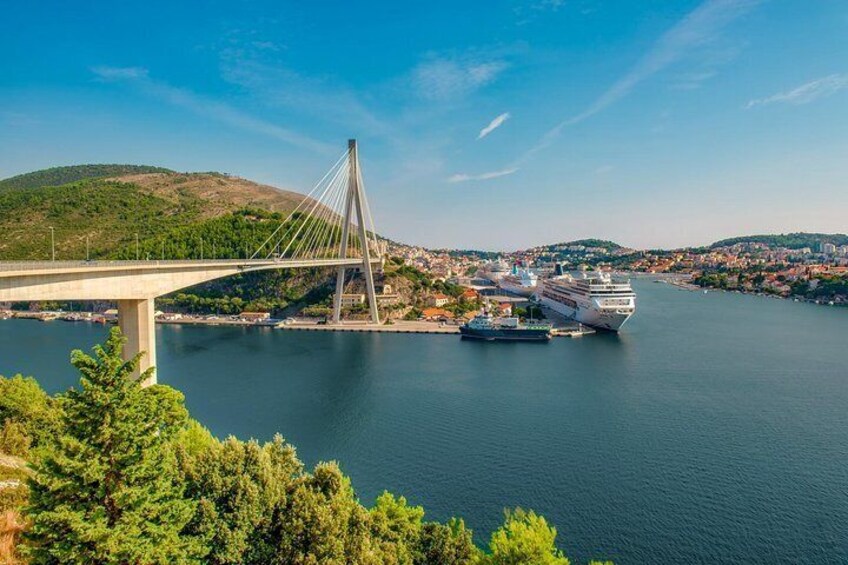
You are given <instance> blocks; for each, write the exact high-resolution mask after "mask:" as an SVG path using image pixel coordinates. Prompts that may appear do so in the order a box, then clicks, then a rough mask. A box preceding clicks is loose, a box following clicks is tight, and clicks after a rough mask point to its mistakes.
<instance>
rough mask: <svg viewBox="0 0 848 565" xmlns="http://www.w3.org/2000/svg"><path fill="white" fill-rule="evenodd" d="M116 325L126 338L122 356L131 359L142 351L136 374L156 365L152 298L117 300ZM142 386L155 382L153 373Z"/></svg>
mask: <svg viewBox="0 0 848 565" xmlns="http://www.w3.org/2000/svg"><path fill="white" fill-rule="evenodd" d="M118 325H120V326H121V331H122V332H123V333H124V336H125V337H126V338H127V342H126V344H125V345H124V358H125V359H132V358H133V357H134V356H135V355H137V354H138V353H140V352H142V351H144V352H145V354H144V355H143V356H142V357H141V361H140V362H139V364H138V371H137V372H136V376H138V375H140V374H141V373H143V372H144V371H146V370H147V369H149V368H150V367H153V366H155V365H156V321H155V319H154V315H153V299H152V298H145V299H140V300H118ZM141 384H142V386H149V385H153V384H156V374H155V373H154V374H153V375H151V376H150V377H149V378H148V379H146V380H145V381H144V382H143V383H141Z"/></svg>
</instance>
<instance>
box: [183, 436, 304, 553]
mask: <svg viewBox="0 0 848 565" xmlns="http://www.w3.org/2000/svg"><path fill="white" fill-rule="evenodd" d="M209 437H210V439H211V436H209ZM187 439H190V438H188V437H187V438H184V440H183V441H185V440H187ZM195 447H196V446H195ZM192 451H196V449H193V448H192V447H191V443H189V445H188V446H186V447H185V448H183V449H181V450H180V454H181V455H180V463H181V467H182V469H183V471H184V474H185V481H186V495H187V496H189V497H190V498H192V499H194V500H197V501H198V503H199V506H198V512H197V514H196V515H195V517H194V520H193V521H192V523H191V524H190V525H189V527H188V528H187V532H189V533H194V534H196V535H199V536H203V537H205V538H207V539H208V542H207V543H208V547H209V554H208V555H207V558H206V562H207V563H211V564H230V563H231V564H245V565H248V564H253V563H255V564H257V565H259V564H263V563H268V562H269V561H270V560H271V559H272V558H273V555H274V552H275V546H274V543H273V540H274V532H273V530H272V526H273V525H274V522H273V518H274V516H275V515H276V514H277V513H279V512H280V511H282V509H283V508H284V506H285V503H286V492H287V489H288V488H289V487H290V485H291V484H292V483H293V481H294V478H295V477H296V476H297V475H299V474H300V473H301V471H302V465H301V463H300V462H299V461H298V460H297V457H296V455H295V451H294V448H293V447H291V446H290V445H288V444H286V443H285V442H284V441H283V439H282V437H280V436H279V435H278V436H276V437H275V438H274V441H273V442H271V443H266V444H265V445H262V446H260V445H259V443H258V442H256V441H255V440H251V441H249V442H241V441H238V440H237V439H235V438H232V437H231V438H228V439H227V440H226V441H224V442H218V441H217V440H214V439H211V443H209V444H208V446H207V448H206V449H202V450H200V451H198V452H197V453H195V454H192Z"/></svg>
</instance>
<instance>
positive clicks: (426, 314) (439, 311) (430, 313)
mask: <svg viewBox="0 0 848 565" xmlns="http://www.w3.org/2000/svg"><path fill="white" fill-rule="evenodd" d="M421 317H422V318H424V319H425V320H453V319H454V315H453V313H451V312H448V311H447V310H444V309H443V308H425V309H424V310H423V311H422V312H421Z"/></svg>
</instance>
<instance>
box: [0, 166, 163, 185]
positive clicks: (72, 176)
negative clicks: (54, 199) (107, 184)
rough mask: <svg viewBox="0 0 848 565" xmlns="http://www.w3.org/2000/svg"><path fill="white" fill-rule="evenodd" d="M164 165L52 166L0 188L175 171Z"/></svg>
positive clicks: (5, 181) (4, 180)
mask: <svg viewBox="0 0 848 565" xmlns="http://www.w3.org/2000/svg"><path fill="white" fill-rule="evenodd" d="M173 172H174V171H172V170H170V169H165V168H163V167H151V166H149V165H114V164H109V165H70V166H67V167H51V168H49V169H42V170H40V171H33V172H31V173H24V174H22V175H17V176H14V177H9V178H7V179H3V180H0V190H3V189H6V188H41V187H42V186H60V185H63V184H68V183H71V182H77V181H81V180H85V179H95V178H106V177H119V176H123V175H133V174H141V173H173Z"/></svg>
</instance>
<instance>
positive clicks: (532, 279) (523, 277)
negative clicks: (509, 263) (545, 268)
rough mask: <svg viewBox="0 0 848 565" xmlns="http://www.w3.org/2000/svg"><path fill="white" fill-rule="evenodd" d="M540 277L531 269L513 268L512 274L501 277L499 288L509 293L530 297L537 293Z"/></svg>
mask: <svg viewBox="0 0 848 565" xmlns="http://www.w3.org/2000/svg"><path fill="white" fill-rule="evenodd" d="M538 281H539V277H538V276H536V273H534V272H532V271H531V270H530V269H525V268H522V269H519V268H518V267H513V269H512V273H510V274H508V275H505V276H503V277H501V279H500V280H499V281H498V286H499V287H501V288H502V289H503V290H506V291H507V292H512V293H513V294H518V295H520V296H530V295H532V294H533V293H534V292H536V285H537V284H538Z"/></svg>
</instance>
